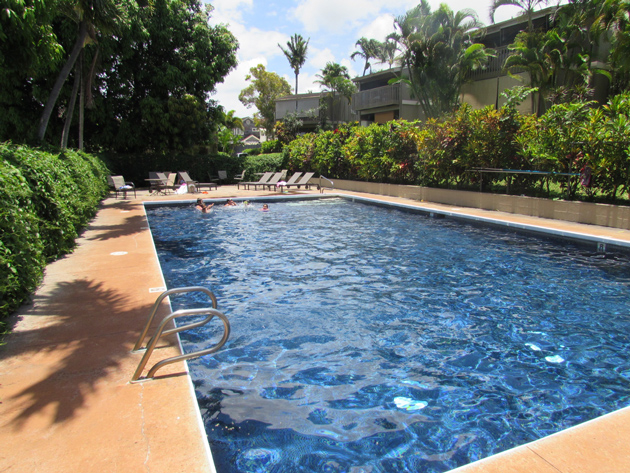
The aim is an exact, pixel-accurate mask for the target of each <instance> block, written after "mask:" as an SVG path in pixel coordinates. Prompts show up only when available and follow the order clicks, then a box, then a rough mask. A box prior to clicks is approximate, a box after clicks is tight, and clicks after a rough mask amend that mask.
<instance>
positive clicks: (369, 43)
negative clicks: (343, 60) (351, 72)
mask: <svg viewBox="0 0 630 473" xmlns="http://www.w3.org/2000/svg"><path fill="white" fill-rule="evenodd" d="M355 46H358V47H359V48H360V50H359V51H355V52H353V53H352V54H351V55H350V59H352V60H353V61H354V58H355V57H357V56H359V57H361V58H363V59H364V60H365V65H364V66H363V75H365V71H367V70H368V68H369V69H370V73H372V65H371V64H370V59H378V53H379V46H380V43H379V42H378V41H377V40H375V39H367V38H365V37H364V38H361V39H359V41H357V42H356V43H355Z"/></svg>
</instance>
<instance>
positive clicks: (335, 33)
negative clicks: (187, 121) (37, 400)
mask: <svg viewBox="0 0 630 473" xmlns="http://www.w3.org/2000/svg"><path fill="white" fill-rule="evenodd" d="M429 2H430V4H431V7H432V9H436V8H437V7H438V6H439V4H440V3H446V4H447V5H449V7H450V8H451V9H452V10H454V11H459V10H464V9H466V8H472V9H473V10H475V11H476V12H477V15H478V16H479V19H480V20H481V21H482V22H483V23H485V24H490V18H489V15H488V8H489V5H490V1H489V0H479V1H478V2H471V1H469V0H447V1H445V2H440V1H439V0H429ZM209 3H211V4H212V6H213V7H214V11H213V13H212V19H211V23H213V24H216V23H222V24H225V25H227V26H228V28H229V30H230V31H231V32H232V34H234V35H235V36H236V38H237V39H238V41H239V43H240V47H239V50H238V53H237V55H238V60H239V65H238V67H237V68H236V69H235V70H234V71H232V72H231V73H230V74H229V75H228V76H227V77H226V78H225V81H224V83H223V84H219V85H218V86H217V92H216V94H215V95H214V96H213V98H214V99H215V100H217V101H218V102H219V104H220V105H223V107H225V109H226V110H227V111H229V110H235V112H236V116H238V117H241V118H243V117H246V116H253V114H254V112H256V109H255V108H250V109H247V108H245V107H244V106H243V104H241V103H240V102H239V100H238V94H239V93H240V91H241V90H243V89H244V88H245V87H247V85H248V82H246V81H245V76H246V75H247V74H248V73H249V69H250V68H251V67H255V66H256V65H258V64H263V65H264V66H265V68H266V69H267V70H268V71H273V72H275V73H277V74H278V75H280V76H282V77H284V78H285V79H286V80H287V81H288V82H289V84H290V85H291V88H292V90H293V89H294V88H295V74H294V73H293V70H292V69H291V67H290V66H289V62H288V61H287V59H286V57H285V56H284V54H283V53H282V51H281V50H280V48H279V47H278V43H280V44H281V45H282V46H283V47H286V44H287V41H289V38H290V37H291V36H292V35H293V34H295V33H298V34H301V35H302V36H303V37H304V38H305V39H309V46H308V52H307V59H306V63H305V64H304V66H303V67H302V69H301V70H300V75H299V78H298V82H299V83H298V87H299V92H300V93H305V92H309V91H313V92H316V91H319V89H320V87H319V85H318V84H316V83H315V82H314V81H315V80H317V77H316V74H318V73H319V72H320V71H321V69H322V68H323V67H324V66H325V65H326V63H327V62H329V61H332V62H338V63H340V64H342V65H344V66H346V67H347V68H348V70H349V71H350V76H351V77H354V76H358V75H361V74H362V72H363V62H362V60H361V59H360V58H357V60H356V61H352V60H351V59H350V55H351V54H352V52H353V51H356V46H355V43H356V42H357V40H358V39H359V38H361V37H362V36H365V37H366V38H374V39H378V40H379V41H382V40H384V39H385V36H387V34H389V33H391V32H392V31H393V20H394V18H395V17H397V16H400V15H402V14H404V13H405V12H406V11H407V10H409V9H410V8H412V7H413V6H415V5H416V4H417V3H418V2H417V1H416V0H414V1H410V0H267V1H262V0H214V1H211V2H209ZM518 12H519V10H518V9H516V8H515V7H508V6H505V7H501V8H500V9H499V10H497V14H496V16H495V21H497V22H499V21H504V20H507V19H510V18H512V17H513V16H514V15H515V14H517V13H518ZM377 69H380V67H378V68H373V70H377Z"/></svg>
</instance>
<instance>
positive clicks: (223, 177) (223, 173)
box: [219, 171, 227, 181]
mask: <svg viewBox="0 0 630 473" xmlns="http://www.w3.org/2000/svg"><path fill="white" fill-rule="evenodd" d="M219 181H227V171H219Z"/></svg>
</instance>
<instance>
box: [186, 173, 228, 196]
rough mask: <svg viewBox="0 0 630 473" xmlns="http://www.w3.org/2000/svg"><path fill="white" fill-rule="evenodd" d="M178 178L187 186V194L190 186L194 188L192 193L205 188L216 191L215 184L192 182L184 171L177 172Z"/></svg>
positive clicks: (216, 186)
mask: <svg viewBox="0 0 630 473" xmlns="http://www.w3.org/2000/svg"><path fill="white" fill-rule="evenodd" d="M179 177H180V178H181V180H182V181H184V183H185V184H186V185H187V186H188V189H189V190H188V192H190V191H191V189H190V186H194V191H193V192H197V191H198V190H201V188H202V187H207V188H208V190H212V188H213V187H214V188H215V189H218V188H219V186H218V185H217V184H215V183H214V182H199V181H193V180H192V179H191V178H190V176H189V175H188V173H187V172H185V171H180V172H179Z"/></svg>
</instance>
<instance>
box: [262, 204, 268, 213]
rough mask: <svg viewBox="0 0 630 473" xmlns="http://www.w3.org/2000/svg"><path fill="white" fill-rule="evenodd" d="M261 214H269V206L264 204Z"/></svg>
mask: <svg viewBox="0 0 630 473" xmlns="http://www.w3.org/2000/svg"><path fill="white" fill-rule="evenodd" d="M260 211H261V212H269V206H268V205H267V204H263V206H262V209H260Z"/></svg>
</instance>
